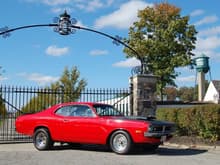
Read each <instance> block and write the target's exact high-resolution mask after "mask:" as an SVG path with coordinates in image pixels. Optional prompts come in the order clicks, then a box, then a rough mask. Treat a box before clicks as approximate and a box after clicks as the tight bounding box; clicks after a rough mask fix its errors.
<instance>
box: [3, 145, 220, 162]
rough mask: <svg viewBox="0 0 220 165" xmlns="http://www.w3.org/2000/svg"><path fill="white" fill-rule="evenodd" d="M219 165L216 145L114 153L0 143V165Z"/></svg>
mask: <svg viewBox="0 0 220 165" xmlns="http://www.w3.org/2000/svg"><path fill="white" fill-rule="evenodd" d="M14 164H16V165H48V164H51V165H97V164H101V165H144V164H153V165H219V164H220V149H219V148H213V147H212V148H198V149H195V148H194V149H191V148H187V147H184V146H170V145H169V146H167V145H165V146H161V147H160V148H159V149H158V150H156V152H149V151H143V150H141V149H140V150H136V151H135V152H133V153H131V154H129V155H117V154H115V153H113V152H111V151H109V150H107V149H106V148H104V147H100V146H87V145H86V146H82V147H80V148H75V149H73V148H70V147H69V146H67V145H64V146H60V145H57V146H56V147H54V149H53V150H50V151H37V150H36V149H35V148H34V146H33V144H32V143H20V144H0V165H14Z"/></svg>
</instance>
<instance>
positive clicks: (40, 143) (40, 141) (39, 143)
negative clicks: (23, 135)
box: [35, 132, 47, 149]
mask: <svg viewBox="0 0 220 165" xmlns="http://www.w3.org/2000/svg"><path fill="white" fill-rule="evenodd" d="M35 143H36V147H37V148H39V149H41V148H45V146H46V145H47V136H46V135H45V134H44V133H43V132H40V133H38V134H37V135H36V142H35Z"/></svg>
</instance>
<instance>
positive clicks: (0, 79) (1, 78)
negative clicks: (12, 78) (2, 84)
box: [0, 76, 8, 81]
mask: <svg viewBox="0 0 220 165" xmlns="http://www.w3.org/2000/svg"><path fill="white" fill-rule="evenodd" d="M4 80H8V78H7V77H4V76H0V81H4Z"/></svg>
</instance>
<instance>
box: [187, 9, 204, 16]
mask: <svg viewBox="0 0 220 165" xmlns="http://www.w3.org/2000/svg"><path fill="white" fill-rule="evenodd" d="M204 13H205V11H204V10H201V9H197V10H194V11H193V12H192V13H190V16H192V17H195V16H199V15H202V14H204Z"/></svg>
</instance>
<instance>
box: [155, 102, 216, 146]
mask: <svg viewBox="0 0 220 165" xmlns="http://www.w3.org/2000/svg"><path fill="white" fill-rule="evenodd" d="M157 119H159V120H167V121H171V122H174V123H176V134H177V135H179V136H198V137H202V138H204V139H209V140H210V141H212V142H213V141H217V140H220V105H213V104H212V105H202V106H193V107H189V108H160V109H158V110H157Z"/></svg>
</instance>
